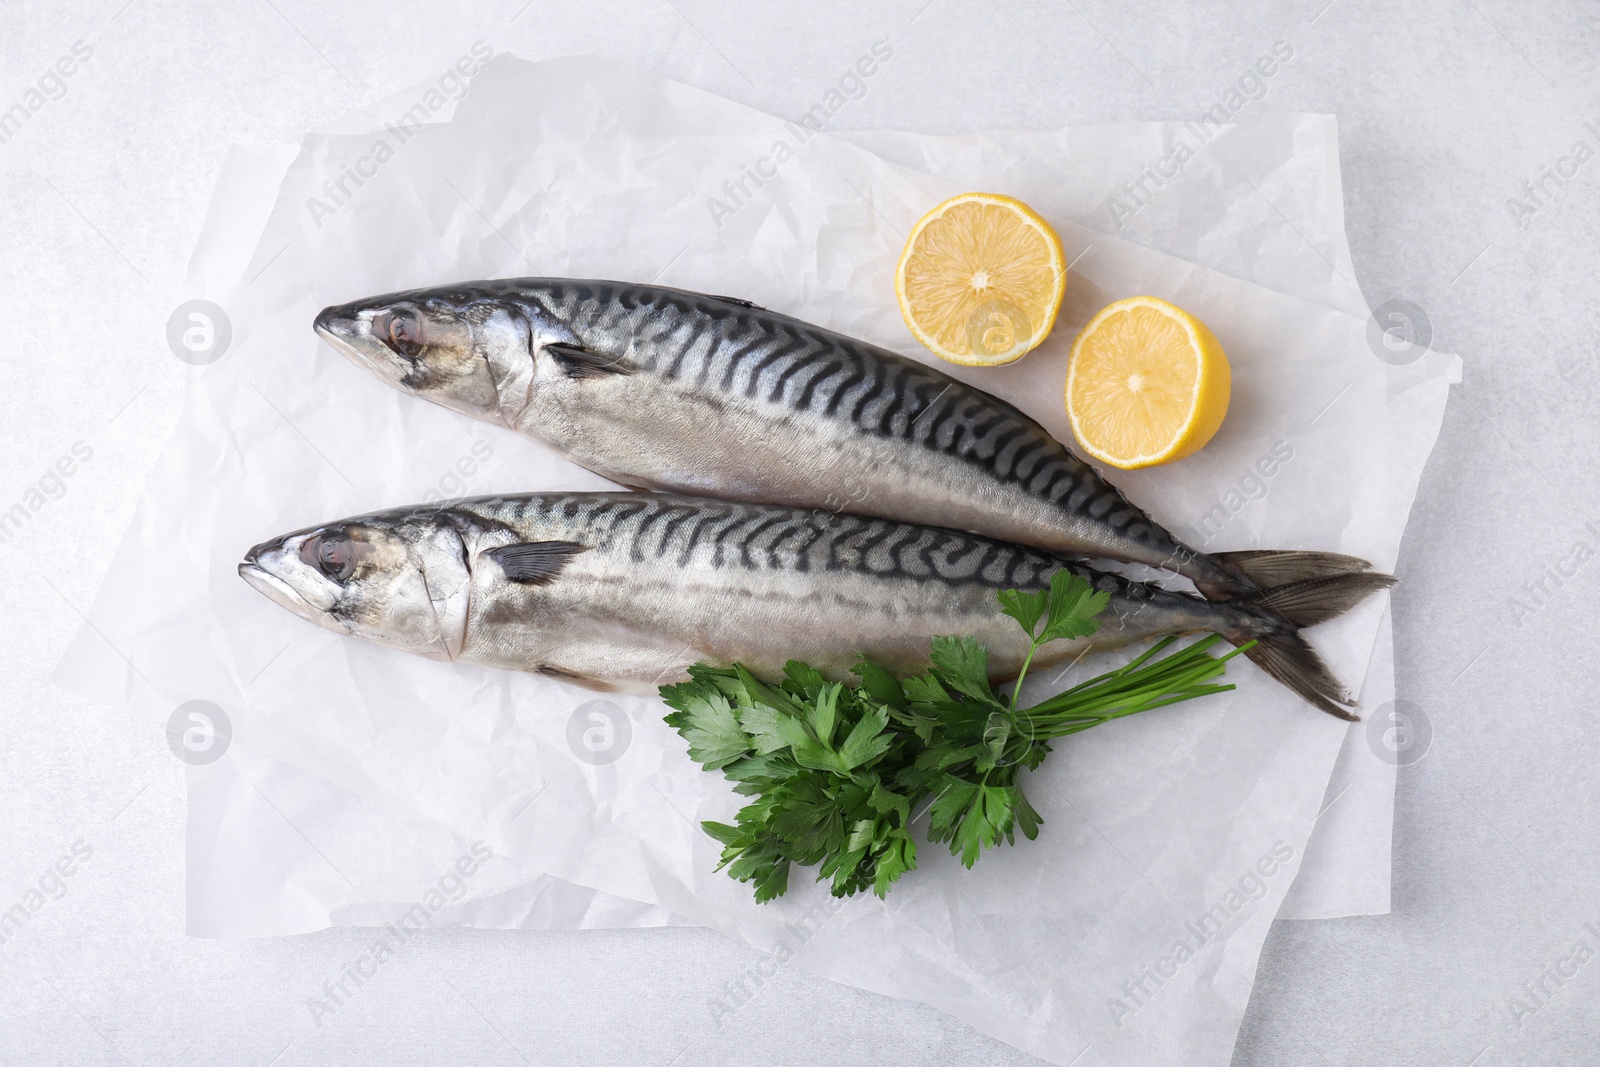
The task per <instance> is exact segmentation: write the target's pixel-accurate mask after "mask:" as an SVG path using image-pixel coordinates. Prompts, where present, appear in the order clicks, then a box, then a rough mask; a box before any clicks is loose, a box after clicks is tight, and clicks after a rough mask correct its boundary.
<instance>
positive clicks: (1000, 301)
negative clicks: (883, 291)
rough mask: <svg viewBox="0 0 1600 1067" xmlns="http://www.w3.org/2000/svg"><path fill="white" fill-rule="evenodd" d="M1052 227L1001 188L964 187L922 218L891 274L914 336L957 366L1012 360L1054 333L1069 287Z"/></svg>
mask: <svg viewBox="0 0 1600 1067" xmlns="http://www.w3.org/2000/svg"><path fill="white" fill-rule="evenodd" d="M1066 284H1067V266H1066V257H1065V256H1064V255H1063V254H1062V251H1061V239H1060V238H1059V237H1057V236H1056V232H1055V231H1054V230H1052V229H1051V228H1050V224H1049V223H1047V222H1045V220H1044V219H1042V218H1040V217H1039V214H1038V212H1036V211H1034V210H1033V209H1032V208H1030V207H1029V206H1028V205H1027V204H1024V203H1023V202H1022V201H1020V200H1015V199H1013V198H1011V197H1009V196H1001V195H999V194H998V193H963V194H962V195H960V196H955V197H951V198H950V199H949V200H946V201H945V202H944V203H942V204H940V205H939V206H938V207H936V208H934V209H933V210H932V211H930V212H928V213H927V214H926V215H924V216H923V217H922V218H921V219H920V220H919V221H918V222H917V224H916V226H915V227H913V228H912V230H911V236H910V237H909V238H907V239H906V247H905V251H904V252H902V253H901V254H900V264H899V266H898V268H896V270H895V282H894V287H895V295H896V296H897V297H898V298H899V300H900V314H901V315H902V316H904V317H905V320H906V326H907V327H908V328H909V329H910V330H911V333H912V334H913V336H915V337H916V339H917V340H918V341H920V342H922V344H923V345H925V346H926V347H927V348H928V350H929V351H931V352H933V354H934V355H936V356H938V357H939V358H941V359H945V360H948V361H950V362H951V363H960V364H962V365H964V366H969V367H993V366H999V365H1000V364H1003V363H1012V362H1015V361H1016V360H1019V359H1021V358H1022V357H1023V356H1024V355H1026V354H1027V353H1028V352H1029V351H1031V350H1032V349H1034V348H1036V347H1037V346H1038V345H1039V343H1040V342H1041V341H1043V340H1044V339H1045V338H1046V337H1048V336H1049V335H1050V330H1051V328H1053V327H1054V326H1055V322H1056V313H1057V312H1059V311H1060V310H1061V297H1062V294H1063V293H1064V292H1065V290H1066Z"/></svg>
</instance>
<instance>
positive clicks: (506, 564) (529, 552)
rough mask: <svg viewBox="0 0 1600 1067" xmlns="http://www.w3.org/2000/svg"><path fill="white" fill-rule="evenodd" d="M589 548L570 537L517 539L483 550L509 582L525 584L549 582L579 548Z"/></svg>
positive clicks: (578, 551) (582, 550)
mask: <svg viewBox="0 0 1600 1067" xmlns="http://www.w3.org/2000/svg"><path fill="white" fill-rule="evenodd" d="M587 551H589V546H588V545H580V544H576V543H574V542H572V541H520V542H518V543H517V544H514V545H502V546H500V547H499V548H491V549H489V550H488V551H486V552H484V553H483V554H484V555H485V556H488V557H489V558H490V559H492V560H494V562H495V565H496V566H498V567H499V568H500V569H501V570H502V571H504V572H505V575H506V577H507V578H510V579H511V580H512V581H513V582H522V583H524V584H525V585H549V584H550V583H551V582H553V581H555V580H556V577H557V576H558V575H559V574H560V573H561V571H562V568H564V567H566V565H567V564H568V563H569V562H571V560H572V557H573V556H576V555H577V554H578V553H580V552H587Z"/></svg>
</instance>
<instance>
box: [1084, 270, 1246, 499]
mask: <svg viewBox="0 0 1600 1067" xmlns="http://www.w3.org/2000/svg"><path fill="white" fill-rule="evenodd" d="M1231 390H1232V375H1231V373H1230V371H1229V368H1228V357H1227V355H1226V354H1225V353H1224V352H1223V351H1222V345H1220V344H1219V343H1217V339H1216V337H1214V336H1213V335H1212V333H1211V331H1210V330H1208V329H1206V326H1205V323H1203V322H1201V321H1200V320H1199V319H1197V318H1195V317H1194V316H1193V315H1191V314H1189V313H1188V312H1187V311H1184V310H1183V309H1182V308H1180V307H1177V306H1176V305H1174V304H1169V303H1167V302H1166V301H1165V300H1160V299H1157V298H1156V297H1152V296H1136V297H1130V298H1128V299H1126V300H1118V301H1117V302H1116V303H1114V304H1111V305H1109V306H1107V307H1105V308H1103V309H1102V310H1101V311H1100V312H1099V314H1097V315H1095V317H1094V318H1093V319H1091V320H1089V324H1088V325H1087V326H1085V327H1084V328H1083V331H1082V332H1081V333H1079V334H1078V338H1077V340H1076V341H1074V342H1073V344H1072V354H1071V355H1070V357H1069V362H1068V365H1067V388H1066V404H1067V417H1068V419H1069V420H1070V421H1071V423H1072V432H1073V434H1074V435H1075V436H1076V437H1077V438H1078V443H1079V444H1080V445H1082V446H1083V449H1084V451H1085V452H1088V453H1089V454H1090V455H1091V456H1093V457H1094V458H1095V459H1098V460H1100V461H1101V462H1102V463H1108V464H1110V465H1111V466H1113V467H1119V468H1121V469H1123V470H1134V469H1136V468H1139V467H1153V466H1155V465H1157V464H1160V463H1170V462H1172V461H1173V460H1178V459H1182V458H1183V457H1185V456H1188V455H1192V454H1194V453H1195V452H1197V451H1199V450H1200V449H1201V448H1202V447H1204V445H1205V444H1206V442H1207V441H1209V440H1211V437H1212V435H1213V434H1215V433H1216V432H1217V429H1218V427H1220V426H1221V425H1222V420H1223V418H1224V417H1225V416H1226V415H1227V413H1228V397H1229V394H1230V393H1231Z"/></svg>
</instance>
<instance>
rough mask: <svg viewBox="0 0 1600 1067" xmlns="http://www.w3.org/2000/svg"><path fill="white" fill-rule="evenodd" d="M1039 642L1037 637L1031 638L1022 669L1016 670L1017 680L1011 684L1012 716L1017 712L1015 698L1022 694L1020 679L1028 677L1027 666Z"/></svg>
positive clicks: (1031, 660) (1030, 662)
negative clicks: (1031, 641)
mask: <svg viewBox="0 0 1600 1067" xmlns="http://www.w3.org/2000/svg"><path fill="white" fill-rule="evenodd" d="M1041 644H1043V642H1041V641H1040V640H1039V639H1038V638H1037V637H1035V638H1034V639H1033V643H1032V644H1030V645H1029V646H1028V654H1027V655H1026V656H1024V657H1023V659H1022V669H1021V670H1020V671H1018V672H1017V680H1016V682H1015V684H1013V685H1012V686H1011V715H1012V716H1013V717H1015V716H1016V714H1017V698H1018V697H1019V696H1021V695H1022V680H1023V679H1024V678H1026V677H1028V667H1029V665H1030V664H1032V663H1033V654H1034V653H1035V652H1037V651H1039V646H1040V645H1041Z"/></svg>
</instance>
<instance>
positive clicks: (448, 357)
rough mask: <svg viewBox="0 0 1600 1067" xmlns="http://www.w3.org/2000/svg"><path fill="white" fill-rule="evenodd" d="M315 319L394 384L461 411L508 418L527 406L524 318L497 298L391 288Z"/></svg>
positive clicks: (337, 345) (349, 353)
mask: <svg viewBox="0 0 1600 1067" xmlns="http://www.w3.org/2000/svg"><path fill="white" fill-rule="evenodd" d="M313 325H314V326H315V328H316V331H317V333H318V334H319V335H321V336H322V338H323V339H324V340H326V341H327V342H328V344H330V345H331V346H333V348H334V349H335V350H336V351H338V352H340V353H341V354H343V355H345V356H346V357H348V358H349V359H351V360H352V361H354V362H355V363H356V364H357V365H359V366H361V367H364V368H366V369H367V370H369V371H371V372H372V373H373V374H376V375H377V376H378V377H379V378H382V379H383V380H384V381H386V382H388V383H389V384H390V385H393V386H395V387H396V388H399V389H402V390H404V391H405V392H408V393H413V394H415V395H417V396H420V397H422V398H423V399H425V400H431V401H433V402H434V403H436V404H441V405H443V406H444V407H447V408H450V409H452V410H454V411H459V412H461V413H462V414H464V415H471V416H472V417H473V418H478V419H486V420H488V421H490V422H498V423H505V424H508V425H509V424H510V420H509V419H508V417H507V416H508V414H511V415H513V416H514V414H515V413H516V412H520V410H521V408H522V407H524V406H526V393H527V383H526V381H525V380H521V379H525V377H526V370H525V368H526V367H527V366H528V365H529V363H530V362H531V361H530V357H529V352H530V346H529V341H528V333H529V331H528V325H527V321H526V319H525V318H524V317H523V316H522V315H521V314H519V313H518V312H517V310H516V309H515V308H512V307H509V306H506V305H504V304H502V303H500V302H499V301H495V300H488V299H475V298H472V297H470V296H465V295H459V294H451V293H448V292H445V291H434V290H429V291H422V292H410V293H393V294H389V295H387V296H377V297H371V298H369V299H366V300H357V301H353V302H351V303H348V304H336V305H334V306H332V307H327V308H324V309H323V310H322V312H321V313H320V314H319V315H318V316H317V317H316V320H315V322H314V323H313ZM503 401H504V402H505V403H503ZM507 406H509V408H510V409H511V410H510V412H509V413H508V411H507V410H505V408H506V407H507Z"/></svg>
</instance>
